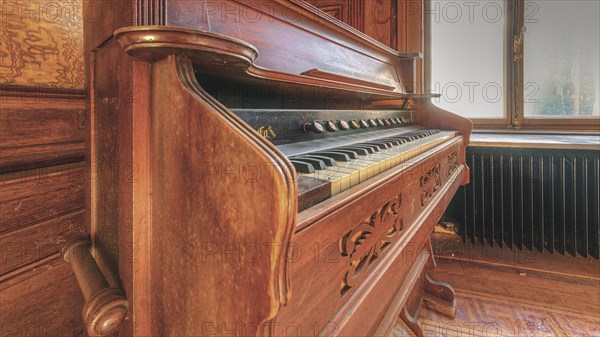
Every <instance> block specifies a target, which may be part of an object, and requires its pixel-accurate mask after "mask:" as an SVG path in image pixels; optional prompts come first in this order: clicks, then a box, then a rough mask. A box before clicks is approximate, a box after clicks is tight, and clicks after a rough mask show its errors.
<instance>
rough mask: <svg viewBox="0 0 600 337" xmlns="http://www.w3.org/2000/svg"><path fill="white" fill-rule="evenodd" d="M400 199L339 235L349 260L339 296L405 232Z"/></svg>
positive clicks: (340, 243) (389, 202) (395, 199)
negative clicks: (341, 235) (403, 230)
mask: <svg viewBox="0 0 600 337" xmlns="http://www.w3.org/2000/svg"><path fill="white" fill-rule="evenodd" d="M400 201H401V197H400V195H398V196H396V197H394V198H393V199H392V200H390V201H388V202H387V203H385V205H383V207H381V208H380V209H379V210H377V211H375V212H373V214H372V215H371V216H370V217H369V218H367V219H365V220H364V221H363V222H361V223H360V224H359V225H358V226H356V227H355V228H354V229H353V230H351V231H349V232H348V233H346V234H345V235H344V236H343V237H342V238H340V240H339V249H340V254H341V255H342V256H343V257H344V258H346V259H347V260H348V265H347V269H346V272H345V273H344V276H343V278H342V282H341V287H340V288H341V289H340V296H344V295H345V294H346V293H347V292H348V290H350V288H352V287H353V286H354V285H356V284H358V283H360V279H361V278H362V276H364V275H366V272H367V271H368V270H369V268H370V267H371V266H372V265H373V263H374V262H375V261H376V260H377V259H378V258H380V257H382V256H383V254H384V253H385V251H386V250H387V248H388V247H389V245H390V244H391V243H393V242H394V240H395V238H396V237H397V236H398V234H400V232H401V231H402V229H403V222H402V219H401V218H400V212H399V210H400Z"/></svg>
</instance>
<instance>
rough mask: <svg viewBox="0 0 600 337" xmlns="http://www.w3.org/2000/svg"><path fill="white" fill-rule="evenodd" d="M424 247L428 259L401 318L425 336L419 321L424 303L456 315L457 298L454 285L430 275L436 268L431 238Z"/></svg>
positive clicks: (429, 306)
mask: <svg viewBox="0 0 600 337" xmlns="http://www.w3.org/2000/svg"><path fill="white" fill-rule="evenodd" d="M423 249H424V250H427V251H428V253H429V254H427V261H426V262H425V265H424V267H423V269H422V272H421V275H420V276H419V279H418V280H417V282H416V284H415V285H414V288H413V289H412V291H411V294H410V296H409V298H408V300H407V302H406V304H405V305H404V307H403V308H402V311H401V312H400V319H401V320H402V321H403V322H404V324H405V325H406V326H407V327H408V328H409V329H410V330H411V331H412V333H413V334H414V335H415V336H416V337H424V336H425V334H424V331H423V327H422V326H421V322H420V321H419V311H420V310H421V307H422V306H423V305H425V306H426V307H428V308H430V309H433V310H435V311H437V312H439V313H441V314H444V315H447V316H449V317H454V316H455V314H456V299H455V294H454V289H452V286H450V285H449V284H447V283H444V282H439V281H436V280H433V279H432V278H431V277H430V276H429V275H428V271H430V270H432V269H434V268H435V259H434V257H433V250H432V248H431V241H430V240H428V241H427V243H426V244H425V247H424V248H423Z"/></svg>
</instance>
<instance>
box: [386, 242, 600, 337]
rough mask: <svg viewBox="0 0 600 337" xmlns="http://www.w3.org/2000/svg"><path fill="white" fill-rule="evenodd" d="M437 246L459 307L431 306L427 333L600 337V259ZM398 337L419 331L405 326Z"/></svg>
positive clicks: (425, 318) (439, 272) (440, 336)
mask: <svg viewBox="0 0 600 337" xmlns="http://www.w3.org/2000/svg"><path fill="white" fill-rule="evenodd" d="M438 239H439V238H438ZM436 241H437V243H438V245H437V249H435V250H436V251H437V254H438V256H441V257H440V258H438V267H437V269H436V270H435V271H433V272H432V274H431V275H432V276H433V277H434V278H435V279H437V280H440V281H444V282H447V283H449V284H451V285H452V286H453V287H454V289H455V290H456V295H457V296H456V297H457V302H458V306H457V314H456V317H455V318H454V319H451V318H448V317H445V316H443V315H440V314H438V313H436V312H434V311H432V310H430V309H428V308H423V310H421V314H420V320H421V322H422V324H423V328H424V331H425V336H427V337H430V336H431V337H433V336H435V337H444V336H464V337H467V336H469V337H474V336H485V337H488V336H489V337H491V336H515V337H516V336H518V337H521V336H523V337H525V336H527V337H529V336H531V337H546V336H560V337H563V336H564V337H567V336H569V337H570V336H573V337H579V336H596V337H598V336H600V262H599V261H597V260H591V259H585V258H582V257H570V256H568V257H565V256H560V255H550V254H547V253H543V254H542V253H535V252H534V253H531V252H528V251H524V252H522V251H511V250H510V249H507V248H504V249H498V247H489V246H487V247H486V246H473V245H462V244H461V243H459V244H454V245H448V242H447V241H443V240H442V241H440V240H436ZM440 242H441V243H440ZM393 336H411V334H408V333H407V332H406V331H405V330H404V329H403V327H402V326H400V325H398V326H397V329H396V331H395V332H394V334H393Z"/></svg>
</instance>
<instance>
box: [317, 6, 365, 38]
mask: <svg viewBox="0 0 600 337" xmlns="http://www.w3.org/2000/svg"><path fill="white" fill-rule="evenodd" d="M306 2H308V3H310V4H311V5H313V6H315V7H317V8H318V9H320V10H322V11H323V12H325V13H327V14H329V15H331V16H333V17H334V18H336V19H338V20H340V21H342V22H344V23H346V24H348V25H350V26H352V27H354V28H356V29H358V30H360V31H362V30H363V27H364V16H363V12H364V7H365V1H362V0H307V1H306ZM367 6H368V3H367Z"/></svg>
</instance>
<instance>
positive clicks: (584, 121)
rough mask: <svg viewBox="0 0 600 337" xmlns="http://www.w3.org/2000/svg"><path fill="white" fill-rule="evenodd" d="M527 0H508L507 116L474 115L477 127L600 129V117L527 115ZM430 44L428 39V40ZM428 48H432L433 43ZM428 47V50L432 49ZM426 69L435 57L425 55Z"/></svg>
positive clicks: (429, 1) (428, 79) (428, 3)
mask: <svg viewBox="0 0 600 337" xmlns="http://www.w3.org/2000/svg"><path fill="white" fill-rule="evenodd" d="M432 1H433V0H424V2H425V6H427V7H426V10H425V11H424V12H425V13H429V8H431V6H432V5H431V4H432ZM525 1H527V0H504V4H505V15H506V18H505V20H504V41H503V46H504V51H503V54H504V57H503V59H504V64H503V66H504V83H503V88H504V92H505V95H504V117H503V118H472V119H471V120H472V121H473V124H474V126H475V128H476V129H512V130H519V129H528V130H529V129H531V130H549V131H553V130H556V131H558V130H561V131H573V132H575V133H578V132H582V131H596V132H598V131H599V130H600V117H594V118H546V117H526V116H525V110H524V108H525V100H524V94H525V83H524V70H525V69H524V60H523V59H524V57H525V56H526V55H523V49H524V48H525V47H526V46H527V41H526V39H525V37H524V32H525V29H526V28H525V27H526V26H525V22H524V18H525ZM430 19H431V15H427V14H425V23H426V24H425V29H426V30H428V32H426V34H425V35H426V39H427V40H429V41H428V42H429V43H435V42H434V39H435V37H433V36H431V35H432V34H431V25H432V23H431V22H430ZM425 45H426V46H427V43H426V44H425ZM426 48H428V49H430V48H431V47H430V46H427V47H426ZM429 52H430V50H429V51H425V53H426V54H427V53H429ZM425 62H426V69H428V70H429V72H430V71H431V62H432V60H431V57H427V58H426V59H425ZM426 88H432V83H431V76H426Z"/></svg>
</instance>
